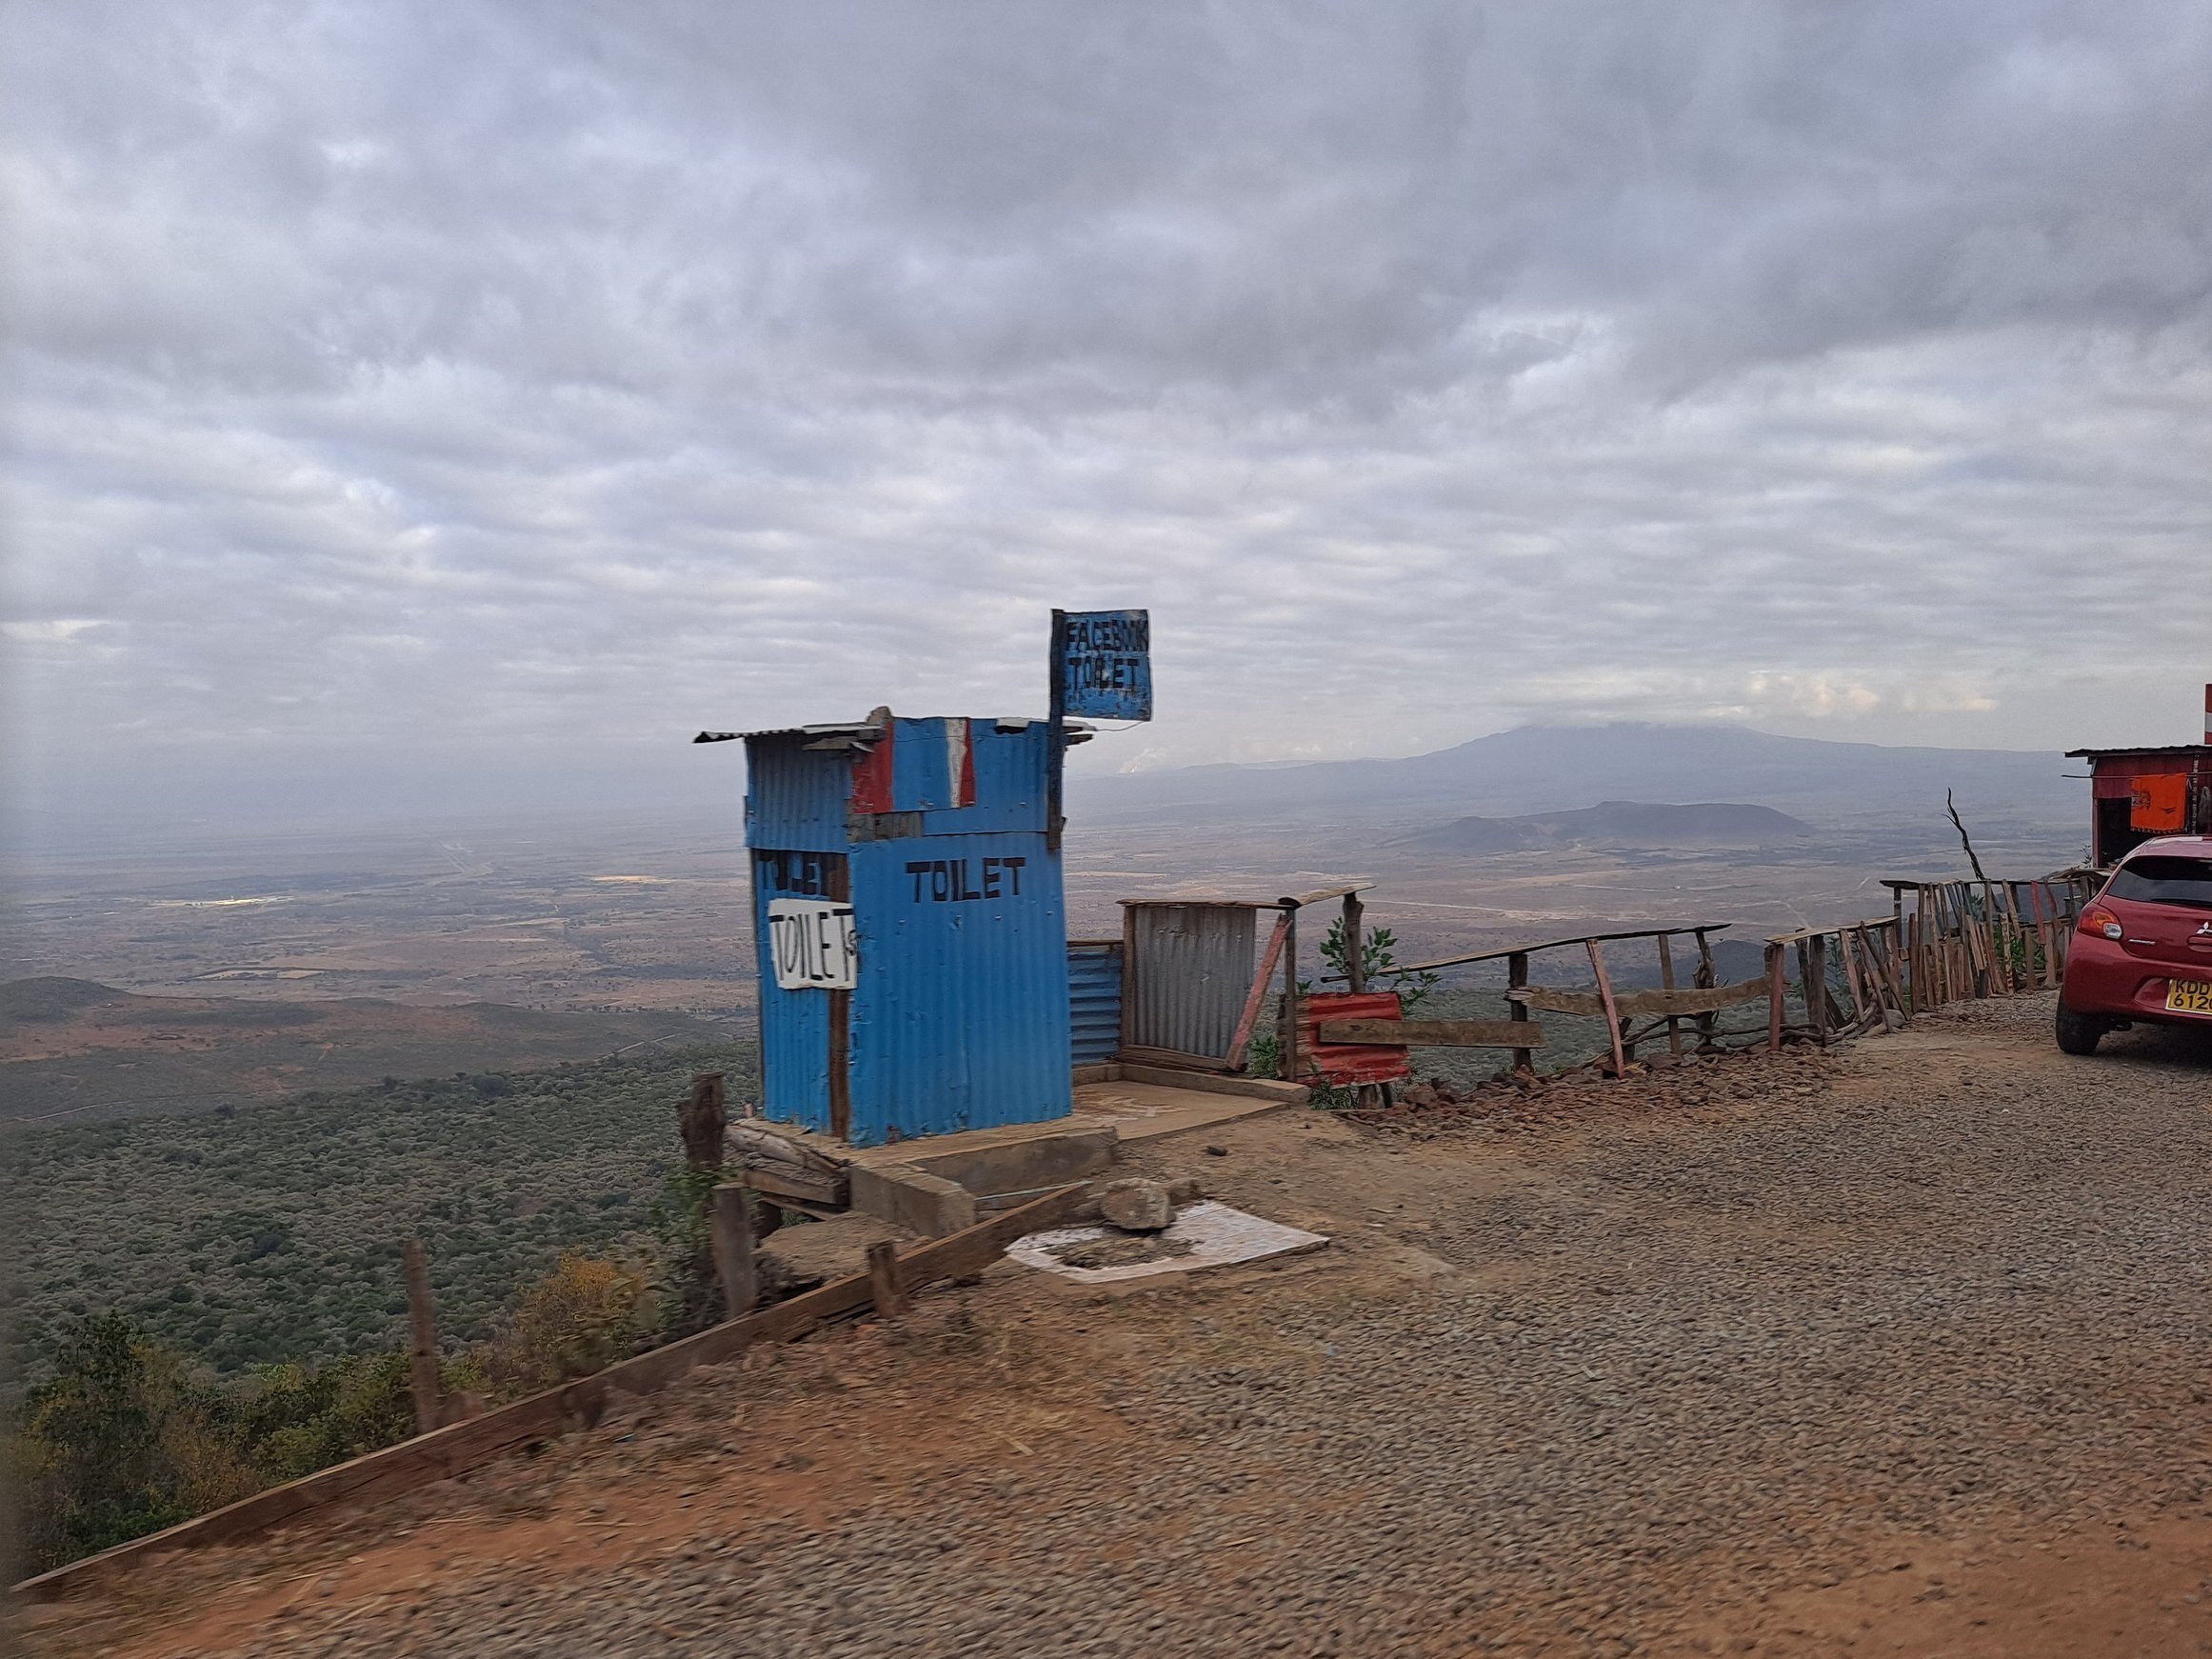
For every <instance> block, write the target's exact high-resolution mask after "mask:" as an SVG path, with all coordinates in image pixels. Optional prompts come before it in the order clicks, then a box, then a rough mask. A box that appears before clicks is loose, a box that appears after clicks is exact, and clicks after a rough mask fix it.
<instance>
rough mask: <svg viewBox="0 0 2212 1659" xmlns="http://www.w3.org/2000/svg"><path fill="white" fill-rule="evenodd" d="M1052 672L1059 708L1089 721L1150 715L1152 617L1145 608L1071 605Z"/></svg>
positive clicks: (1147, 717) (1144, 717) (1142, 718)
mask: <svg viewBox="0 0 2212 1659" xmlns="http://www.w3.org/2000/svg"><path fill="white" fill-rule="evenodd" d="M1062 629H1063V630H1064V632H1063V636H1062V643H1061V648H1060V650H1059V651H1058V652H1057V653H1056V656H1057V658H1058V661H1057V663H1056V664H1055V671H1056V672H1057V673H1058V674H1059V676H1060V681H1061V698H1060V701H1061V708H1062V710H1064V711H1065V712H1066V713H1068V714H1074V715H1078V716H1086V717H1088V718H1090V719H1094V720H1149V719H1151V718H1152V617H1151V612H1149V611H1146V610H1070V611H1068V612H1067V613H1066V620H1065V621H1064V622H1063V624H1062Z"/></svg>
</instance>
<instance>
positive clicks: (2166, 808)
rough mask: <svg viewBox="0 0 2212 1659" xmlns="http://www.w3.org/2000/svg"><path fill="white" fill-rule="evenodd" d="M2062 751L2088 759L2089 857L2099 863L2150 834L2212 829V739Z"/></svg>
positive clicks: (2116, 857) (2125, 851)
mask: <svg viewBox="0 0 2212 1659" xmlns="http://www.w3.org/2000/svg"><path fill="white" fill-rule="evenodd" d="M2207 719H2208V722H2212V716H2208V717H2207ZM2066 754H2067V758H2068V759H2070V760H2086V761H2087V762H2088V763H2089V776H2090V780H2091V782H2090V785H2089V793H2090V797H2091V801H2090V811H2091V814H2092V816H2091V818H2090V823H2089V835H2090V862H2092V863H2093V864H2095V865H2097V866H2098V867H2099V868H2100V869H2102V868H2103V867H2104V866H2106V865H2109V864H2114V863H2117V862H2118V861H2119V860H2120V859H2122V858H2123V857H2125V856H2126V855H2127V854H2128V853H2129V852H2131V851H2133V850H2134V849H2136V848H2138V847H2141V846H2142V844H2143V843H2144V842H2145V841H2148V840H2149V839H2150V838H2151V837H2152V836H2154V835H2202V834H2207V833H2212V743H2178V744H2171V745H2168V746H2166V747H2164V748H2160V749H2073V750H2067V751H2066Z"/></svg>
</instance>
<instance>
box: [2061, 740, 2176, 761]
mask: <svg viewBox="0 0 2212 1659" xmlns="http://www.w3.org/2000/svg"><path fill="white" fill-rule="evenodd" d="M2125 754H2187V755H2196V756H2199V757H2202V758H2203V759H2208V760H2212V743H2166V744H2144V745H2142V746H2141V747H2139V748H2134V749H2069V750H2066V758H2067V759H2068V760H2102V759H2105V758H2106V757H2108V756H2119V755H2125Z"/></svg>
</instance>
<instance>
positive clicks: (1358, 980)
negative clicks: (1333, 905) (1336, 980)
mask: <svg viewBox="0 0 2212 1659" xmlns="http://www.w3.org/2000/svg"><path fill="white" fill-rule="evenodd" d="M1365 910H1366V907H1365V905H1363V904H1361V903H1360V895H1359V894H1358V893H1346V894H1345V989H1346V990H1348V991H1350V992H1351V993H1352V994H1353V995H1355V996H1356V995H1358V994H1359V993H1360V992H1361V991H1363V990H1365V989H1367V964H1366V959H1365V952H1364V951H1363V950H1362V949H1361V948H1360V947H1361V931H1362V929H1361V927H1360V918H1361V916H1362V915H1363V914H1364V913H1365Z"/></svg>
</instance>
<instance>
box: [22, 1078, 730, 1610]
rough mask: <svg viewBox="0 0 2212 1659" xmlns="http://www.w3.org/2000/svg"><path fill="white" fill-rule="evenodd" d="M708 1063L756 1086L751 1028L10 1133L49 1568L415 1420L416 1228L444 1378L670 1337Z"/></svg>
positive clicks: (530, 1373) (575, 1360) (559, 1377)
mask: <svg viewBox="0 0 2212 1659" xmlns="http://www.w3.org/2000/svg"><path fill="white" fill-rule="evenodd" d="M702 1070H720V1071H724V1072H726V1073H727V1074H728V1075H729V1079H730V1083H731V1086H732V1087H731V1089H730V1093H731V1095H732V1096H733V1097H737V1098H742V1097H743V1096H744V1095H746V1094H747V1093H748V1092H749V1091H750V1089H751V1087H752V1080H753V1077H754V1075H755V1069H754V1051H753V1049H751V1047H750V1046H749V1045H731V1046H728V1047H725V1048H715V1049H694V1050H690V1051H688V1052H686V1053H683V1054H680V1055H677V1056H673V1057H670V1058H663V1059H657V1060H653V1061H637V1062H620V1061H601V1062H593V1063H590V1064H588V1065H577V1066H568V1067H564V1068H562V1069H558V1070H553V1071H546V1072H534V1073H529V1074H526V1075H521V1076H508V1075H503V1074H484V1075H478V1076H464V1077H457V1078H453V1079H449V1080H446V1081H442V1082H413V1083H402V1082H399V1081H397V1080H392V1081H390V1082H389V1083H387V1084H386V1085H384V1086H381V1087H378V1088H374V1089H354V1090H349V1091H346V1092H344V1093H333V1094H314V1095H302V1096H297V1097H294V1098H292V1099H290V1100H287V1101H284V1102H282V1103H278V1104H273V1105H269V1106H264V1107H256V1108H252V1109H247V1110H243V1111H237V1112H233V1113H225V1114H211V1115H209V1116H205V1117H196V1118H179V1117H163V1118H153V1119H147V1120H141V1121H139V1122H136V1123H131V1124H118V1125H101V1126H96V1127H92V1128H85V1129H50V1130H44V1131H29V1132H26V1131H18V1132H16V1133H15V1134H13V1135H10V1137H9V1138H8V1140H7V1142H6V1144H5V1160H6V1161H5V1168H4V1170H0V1203H4V1204H6V1205H7V1207H8V1209H9V1213H10V1214H11V1215H14V1216H16V1217H19V1218H21V1220H22V1223H23V1225H22V1227H21V1229H20V1230H19V1232H18V1234H17V1246H18V1248H17V1252H16V1262H15V1264H14V1266H15V1274H14V1283H13V1284H12V1285H11V1287H10V1293H9V1302H10V1307H9V1317H10V1329H11V1331H12V1333H13V1338H14V1342H13V1347H12V1350H11V1353H10V1375H9V1379H8V1404H9V1406H10V1421H11V1424H12V1429H11V1432H10V1437H9V1441H8V1445H7V1461H8V1463H9V1464H10V1470H9V1473H10V1479H11V1481H12V1482H13V1483H14V1485H15V1486H16V1489H17V1490H18V1491H19V1492H21V1493H22V1494H23V1496H24V1499H25V1511H26V1535H25V1537H24V1539H23V1543H24V1547H25V1548H24V1554H25V1558H26V1562H27V1565H29V1566H30V1568H32V1569H43V1568H45V1567H50V1566H53V1565H56V1564H58V1563H60V1562H63V1561H67V1560H70V1559H73V1558H74V1557H76V1556H78V1555H81V1554H85V1553H88V1552H90V1551H91V1550H95V1549H104V1548H106V1547H108V1546H109V1545H111V1544H116V1543H121V1542H123V1541H125V1540H127V1539H130V1538H133V1537H137V1536H140V1535H141V1534H143V1533H145V1532H147V1531H150V1530H153V1529H158V1528H160V1527H164V1526H168V1525H170V1524H172V1523H174V1522H176V1521H179V1520H183V1519H185V1518H187V1517H189V1516H190V1515H194V1514H198V1513H201V1512H203V1511H205V1510H207V1509H211V1508H214V1507H217V1506H219V1505H221V1504H224V1503H228V1502H230V1501H232V1500H234V1499H236V1498H239V1497H242V1496H244V1495H246V1494H247V1493H249V1492H251V1491H255V1490H258V1489H261V1488H263V1487H266V1486H268V1485H270V1484H272V1483H274V1482H278V1481H283V1480H289V1479H292V1478H294V1477H296V1476H299V1475H302V1474H306V1473H309V1472H311V1471H312V1470H314V1469H321V1468H324V1467H326V1466H328V1465H329V1464H331V1463H335V1462H338V1461H341V1460H342V1459H345V1458H348V1457H351V1456H355V1455H358V1454H359V1453H361V1452H363V1451H367V1450H369V1449H374V1448H376V1447H379V1446H384V1445H389V1444H390V1443H392V1442H393V1441H396V1440H399V1439H402V1438H405V1437H406V1436H407V1435H408V1434H409V1433H410V1432H411V1431H412V1425H413V1419H412V1409H411V1404H410V1397H409V1365H408V1359H407V1354H406V1350H405V1348H404V1333H405V1329H406V1307H407V1303H406V1294H405V1289H404V1283H403V1277H402V1269H401V1264H400V1247H401V1243H402V1240H403V1239H404V1238H405V1237H407V1236H409V1235H410V1234H411V1235H413V1236H417V1237H420V1238H422V1239H424V1241H425V1242H426V1244H427V1245H428V1249H429V1252H430V1257H431V1264H432V1274H431V1278H432V1288H433V1292H434V1294H435V1296H436V1299H437V1304H438V1317H439V1326H440V1336H441V1346H442V1348H443V1349H444V1361H443V1373H444V1384H445V1387H446V1389H447V1390H448V1392H461V1391H467V1392H472V1393H479V1394H481V1395H483V1396H484V1397H485V1398H487V1399H489V1400H493V1401H497V1400H503V1399H511V1398H515V1397H518V1396H520V1395H522V1394H525V1393H528V1392H530V1391H532V1390H533V1389H540V1388H546V1387H549V1386H552V1385H554V1384H557V1383H559V1382H561V1381H563V1380H564V1379H566V1378H568V1377H574V1376H581V1375H586V1374H588V1373H589V1372H591V1371H594V1370H597V1369H601V1368H602V1367H604V1366H605V1365H607V1364H609V1363H611V1362H612V1361H613V1360H616V1359H619V1358H621V1357H623V1356H624V1355H625V1354H627V1353H629V1352H632V1351H635V1349H637V1348H639V1347H640V1346H643V1345H645V1344H648V1343H649V1342H651V1341H653V1340H657V1339H658V1338H659V1337H660V1336H663V1335H666V1334H667V1332H666V1331H663V1330H662V1329H661V1328H662V1327H663V1325H664V1324H665V1323H666V1315H667V1313H668V1309H670V1308H672V1307H677V1306H679V1305H682V1304H684V1303H686V1302H687V1301H698V1300H699V1295H698V1290H697V1288H696V1287H688V1288H687V1286H686V1285H685V1284H684V1283H683V1281H684V1280H685V1278H686V1276H687V1275H688V1274H690V1273H691V1272H692V1271H693V1269H695V1266H696V1264H694V1263H692V1262H690V1261H689V1259H688V1255H686V1254H685V1253H684V1251H683V1249H682V1248H681V1247H682V1245H683V1243H684V1241H685V1240H687V1239H688V1234H689V1233H690V1232H691V1231H694V1230H697V1226H698V1217H697V1216H695V1215H691V1214H689V1213H688V1211H689V1210H690V1209H695V1208H696V1206H697V1200H698V1197H699V1194H700V1193H703V1192H704V1191H705V1189H706V1188H705V1185H703V1181H704V1179H705V1178H704V1177H703V1176H702V1175H701V1174H700V1173H699V1172H696V1171H687V1170H684V1169H682V1162H683V1159H682V1151H681V1146H680V1143H679V1141H678V1138H677V1134H676V1127H675V1111H674V1106H675V1103H676V1101H677V1099H678V1098H679V1097H680V1096H681V1095H682V1094H683V1092H684V1090H685V1086H686V1084H687V1083H688V1079H689V1078H690V1076H691V1075H692V1074H693V1073H695V1072H698V1071H702ZM694 1189H697V1190H696V1191H695V1190H694ZM671 1247H674V1249H675V1252H676V1253H675V1254H674V1255H671V1254H670V1250H671ZM655 1257H659V1258H664V1259H663V1260H662V1261H661V1263H660V1265H659V1266H658V1267H657V1268H655V1267H653V1266H650V1265H648V1264H649V1263H650V1262H651V1261H652V1259H653V1258H655Z"/></svg>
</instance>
